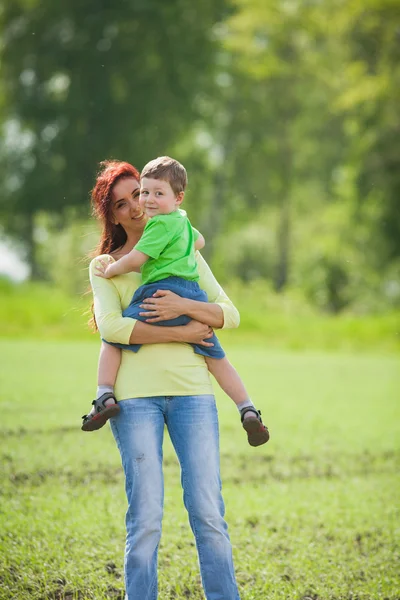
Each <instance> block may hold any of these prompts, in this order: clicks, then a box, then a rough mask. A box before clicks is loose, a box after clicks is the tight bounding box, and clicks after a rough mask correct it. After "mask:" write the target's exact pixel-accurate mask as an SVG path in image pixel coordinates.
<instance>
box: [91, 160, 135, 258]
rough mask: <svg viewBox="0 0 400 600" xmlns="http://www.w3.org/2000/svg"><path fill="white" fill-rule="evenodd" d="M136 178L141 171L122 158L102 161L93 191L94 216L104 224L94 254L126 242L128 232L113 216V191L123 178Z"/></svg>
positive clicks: (108, 251) (104, 251)
mask: <svg viewBox="0 0 400 600" xmlns="http://www.w3.org/2000/svg"><path fill="white" fill-rule="evenodd" d="M131 177H132V178H133V179H136V181H138V182H139V180H140V173H139V171H138V170H137V169H135V167H134V166H133V165H131V164H129V163H127V162H122V161H120V160H104V161H103V162H101V163H100V170H99V172H98V174H97V178H96V183H95V185H94V188H93V189H92V191H91V201H92V210H93V216H94V217H96V219H98V220H99V221H100V223H101V224H102V231H101V235H100V241H99V243H98V245H97V247H96V249H95V251H94V253H93V256H99V255H100V254H109V253H110V252H113V251H114V250H116V249H117V248H120V247H121V246H123V245H124V244H125V242H126V233H125V231H124V229H123V228H122V227H121V225H116V224H115V223H114V222H113V220H112V218H111V201H112V191H113V188H114V186H115V184H116V183H117V182H118V181H120V180H121V179H127V178H131Z"/></svg>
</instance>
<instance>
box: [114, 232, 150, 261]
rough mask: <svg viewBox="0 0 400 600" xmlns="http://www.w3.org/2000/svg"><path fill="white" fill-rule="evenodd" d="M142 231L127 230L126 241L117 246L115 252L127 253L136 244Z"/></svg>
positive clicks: (121, 254)
mask: <svg viewBox="0 0 400 600" xmlns="http://www.w3.org/2000/svg"><path fill="white" fill-rule="evenodd" d="M142 233H143V231H129V232H127V239H126V242H125V244H124V245H123V246H121V248H118V250H117V251H116V254H119V255H120V256H123V255H125V254H128V253H129V252H130V251H131V250H132V249H133V248H134V247H135V246H136V244H137V243H138V241H139V240H140V238H141V237H142Z"/></svg>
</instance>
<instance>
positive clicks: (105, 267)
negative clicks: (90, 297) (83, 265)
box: [95, 258, 112, 279]
mask: <svg viewBox="0 0 400 600" xmlns="http://www.w3.org/2000/svg"><path fill="white" fill-rule="evenodd" d="M99 263H100V264H99ZM95 275H97V277H103V279H110V278H111V277H112V274H111V265H110V262H109V261H106V260H104V259H103V258H99V260H98V263H97V264H96V271H95Z"/></svg>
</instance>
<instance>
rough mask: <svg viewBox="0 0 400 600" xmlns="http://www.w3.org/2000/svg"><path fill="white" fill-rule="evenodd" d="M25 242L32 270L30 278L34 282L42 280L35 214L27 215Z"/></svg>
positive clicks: (27, 258) (27, 257)
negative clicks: (38, 257)
mask: <svg viewBox="0 0 400 600" xmlns="http://www.w3.org/2000/svg"><path fill="white" fill-rule="evenodd" d="M25 223H26V226H25V236H24V237H25V241H26V260H27V262H28V265H29V266H30V269H31V274H30V278H31V279H32V280H34V281H37V280H38V279H40V272H39V265H38V263H37V257H36V243H35V213H28V214H27V215H26V222H25Z"/></svg>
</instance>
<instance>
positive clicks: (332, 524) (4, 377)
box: [0, 339, 400, 600]
mask: <svg viewBox="0 0 400 600" xmlns="http://www.w3.org/2000/svg"><path fill="white" fill-rule="evenodd" d="M97 348H98V346H97V343H92V342H86V341H81V342H78V341H63V342H62V341H45V340H40V341H38V342H34V341H23V340H14V341H7V340H4V339H3V340H2V341H1V342H0V355H1V372H0V403H1V420H2V434H1V437H0V439H1V442H0V452H1V475H0V498H1V501H0V540H1V542H0V599H1V600H3V599H4V600H5V599H7V600H9V599H17V600H25V599H31V600H39V599H43V600H45V599H61V598H65V599H69V600H72V599H80V600H84V599H95V600H101V599H106V598H114V599H116V598H121V599H122V598H123V592H122V590H123V578H122V562H123V546H124V512H125V506H126V503H125V497H124V485H123V476H122V471H121V467H120V462H119V455H118V453H117V450H116V448H115V447H114V442H113V439H112V436H111V433H110V431H109V429H108V427H105V428H104V429H102V430H101V431H99V432H96V433H92V434H88V433H83V432H81V431H80V416H81V415H82V414H83V413H84V412H85V411H86V410H87V408H88V402H89V401H90V399H91V398H92V395H93V390H94V386H95V371H96V360H97ZM227 350H228V353H229V356H230V358H231V360H232V362H233V363H234V364H235V365H236V366H237V367H238V369H239V371H240V373H241V374H242V376H243V377H244V379H245V381H246V383H247V385H248V388H249V390H250V392H251V394H252V396H253V398H254V399H255V401H256V402H257V405H259V406H260V408H261V409H262V412H263V416H264V417H265V421H266V422H267V423H268V425H269V427H270V430H271V441H270V442H269V443H268V444H267V445H266V446H264V447H262V448H259V449H253V448H250V447H249V446H247V442H246V439H245V435H244V433H243V432H242V430H241V427H240V423H239V421H238V416H237V412H236V409H235V408H234V406H233V404H232V403H231V402H230V401H229V400H228V399H227V398H226V397H224V396H223V394H222V393H220V392H219V391H218V390H217V396H218V407H219V413H220V426H221V468H222V477H223V492H224V497H225V501H226V508H227V520H228V523H229V526H230V534H231V539H232V543H233V547H234V557H235V563H236V572H237V579H238V582H239V586H240V590H241V597H242V599H243V600H278V599H279V600H289V599H291V600H292V599H293V600H295V599H296V600H378V599H382V600H384V599H387V600H399V598H400V561H399V557H400V544H399V538H400V535H399V534H400V521H399V512H400V511H399V497H400V496H399V492H400V484H399V477H398V475H399V462H400V461H399V457H400V419H399V417H400V406H399V405H400V403H399V399H400V368H399V367H400V361H399V358H398V356H396V355H390V354H386V355H373V354H368V353H365V352H364V353H363V354H361V355H357V354H354V353H353V354H351V353H349V354H344V353H342V354H335V353H321V352H303V353H296V352H288V351H278V350H274V351H272V350H267V349H266V348H265V347H264V346H263V345H262V344H261V343H260V344H256V345H246V346H245V345H232V344H231V343H229V341H228V345H227ZM164 471H165V480H166V507H165V517H164V528H163V538H162V545H161V549H160V578H159V589H160V594H159V597H160V599H161V600H167V599H168V600H169V599H171V600H172V599H180V598H182V599H185V598H186V599H187V598H190V599H193V600H197V599H200V598H203V595H202V591H201V586H200V579H199V572H198V567H197V559H196V552H195V547H194V542H193V537H192V535H191V532H190V530H189V526H188V522H187V515H186V513H185V511H184V508H183V503H182V493H181V489H180V483H179V476H180V474H179V466H178V464H177V461H176V458H175V455H174V453H173V450H172V448H171V445H170V444H169V442H167V444H166V448H165V470H164Z"/></svg>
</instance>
